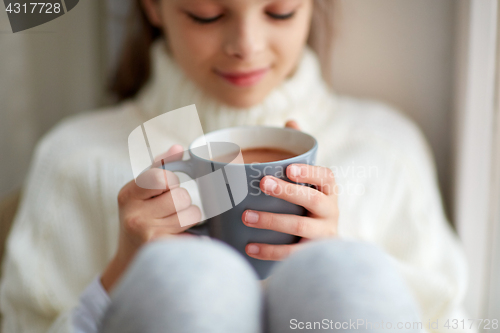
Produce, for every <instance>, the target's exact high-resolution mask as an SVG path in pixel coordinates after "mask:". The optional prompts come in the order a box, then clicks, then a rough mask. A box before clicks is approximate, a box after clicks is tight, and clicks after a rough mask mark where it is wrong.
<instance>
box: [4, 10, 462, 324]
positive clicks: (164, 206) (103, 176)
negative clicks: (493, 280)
mask: <svg viewBox="0 0 500 333" xmlns="http://www.w3.org/2000/svg"><path fill="white" fill-rule="evenodd" d="M331 6H332V2H331V1H330V0H316V1H313V0H238V1H236V0H141V1H137V8H136V9H135V11H133V15H132V18H133V19H132V20H131V22H130V31H129V35H128V39H127V42H126V44H125V48H124V49H123V53H122V58H121V62H120V64H119V66H118V68H117V72H116V75H115V76H114V81H113V84H112V90H113V92H114V93H115V94H116V95H117V96H118V97H119V99H120V101H121V103H119V104H118V105H117V106H116V107H113V108H109V109H105V110H99V111H96V112H90V113H85V114H81V115H79V116H76V117H72V118H69V119H67V120H65V121H63V122H62V123H60V124H59V125H58V126H57V127H56V128H55V129H53V130H52V131H51V132H50V133H49V134H48V135H46V136H45V137H44V138H43V140H42V141H41V142H40V143H39V145H38V147H37V149H36V153H35V157H34V161H33V164H32V167H31V172H30V174H29V178H28V180H27V183H26V187H25V191H24V198H23V202H22V204H21V208H20V212H19V213H18V215H17V218H16V221H15V225H14V227H13V230H12V233H11V235H10V238H9V242H8V248H7V259H6V262H5V264H4V276H3V280H2V284H1V310H2V313H3V315H4V323H3V332H5V333H10V332H47V331H50V332H69V331H71V330H76V331H78V332H96V331H98V330H99V331H102V332H160V331H161V332H164V331H166V332H176V333H177V332H260V331H269V332H285V331H289V330H293V329H315V330H320V329H326V328H329V329H334V328H335V329H340V328H341V329H344V330H346V329H347V327H345V325H346V324H349V329H351V328H352V327H353V326H352V323H353V322H356V324H357V325H358V326H357V329H364V330H365V331H369V332H372V331H373V332H375V331H384V330H385V329H398V330H400V331H408V332H409V331H412V332H417V331H421V330H430V329H431V327H429V323H431V322H433V323H434V322H435V321H437V320H439V323H440V325H439V326H438V327H437V328H436V327H435V326H432V329H433V330H434V331H438V332H439V331H445V330H446V328H445V327H444V326H443V324H444V322H445V321H446V320H447V319H450V320H452V319H459V320H461V319H462V318H463V314H462V305H461V303H462V298H463V294H464V291H465V288H466V285H465V281H466V265H465V262H464V256H463V253H462V250H461V248H460V245H459V242H458V240H457V237H456V235H455V234H454V233H453V231H452V229H451V228H450V226H449V224H448V222H447V220H446V217H445V215H444V212H443V208H442V205H441V199H440V196H439V191H438V188H437V185H436V175H435V170H434V166H433V162H432V159H431V154H430V152H429V149H428V147H427V145H426V143H425V140H424V138H423V137H422V135H421V133H420V131H419V130H418V129H417V127H416V126H415V125H414V124H412V123H411V122H410V121H409V120H408V119H406V118H405V117H403V116H402V115H400V114H399V113H398V112H397V111H395V110H392V109H390V108H388V107H387V106H385V105H383V104H380V103H376V102H372V101H365V100H356V99H351V98H347V97H341V96H337V95H336V94H334V93H333V92H332V91H331V89H330V87H329V86H328V84H327V83H326V82H325V80H324V79H323V77H322V74H328V68H327V67H328V66H326V65H324V66H320V59H323V60H324V61H323V63H324V64H326V63H327V61H328V59H329V57H328V52H327V51H328V47H326V45H327V44H326V43H324V41H326V40H330V39H331V36H330V35H329V31H330V29H329V27H330V26H331V22H330V21H329V20H331ZM328 38H330V39H328ZM319 54H321V55H323V56H322V57H320V58H318V55H319ZM191 104H196V106H197V109H198V111H199V113H200V119H201V123H202V126H203V130H204V132H205V133H208V132H210V131H213V130H216V129H220V128H224V127H232V126H238V125H268V126H283V125H284V124H286V125H287V126H288V127H292V128H295V129H297V130H302V131H305V132H307V133H310V134H312V135H314V136H315V137H316V139H317V140H318V143H319V151H318V158H317V164H318V165H319V166H307V165H292V166H289V167H288V168H287V176H288V177H289V178H290V179H291V180H293V181H297V182H303V183H310V184H313V185H315V188H314V189H313V188H311V189H310V191H315V192H314V195H310V194H312V193H308V194H309V195H307V194H306V193H305V192H304V191H294V189H296V186H298V185H294V184H291V183H286V182H284V181H281V180H279V179H276V178H273V177H264V178H263V179H262V181H261V183H260V187H261V189H262V190H263V191H264V192H266V193H267V194H268V195H273V196H277V197H279V198H281V199H283V200H287V201H290V202H293V203H296V204H299V205H301V206H304V207H305V208H306V209H307V210H308V215H307V216H305V217H299V216H294V215H280V214H271V213H267V212H260V211H246V212H245V213H244V214H243V216H242V221H243V223H245V224H246V225H247V226H248V227H252V228H263V229H270V230H276V231H280V232H284V233H289V234H294V235H297V236H300V237H302V241H301V242H300V243H298V244H292V245H269V244H254V243H252V244H248V245H247V247H246V252H247V255H248V256H250V257H254V258H257V259H260V260H276V261H281V262H280V263H278V264H277V265H276V266H275V270H274V271H273V274H272V275H271V277H270V278H269V279H268V281H267V282H266V283H265V284H263V286H262V287H261V286H260V284H259V283H258V282H257V279H256V277H255V274H254V273H253V271H252V270H251V269H250V268H249V266H248V264H247V263H246V261H245V260H244V259H243V258H242V257H241V256H239V255H237V254H235V252H234V251H233V250H232V249H230V248H229V247H228V246H226V245H224V244H221V243H220V242H218V241H209V240H204V239H199V238H198V237H194V236H190V237H185V236H184V235H185V233H184V232H185V229H186V228H185V227H180V226H179V223H178V221H179V217H180V215H181V214H182V215H183V216H182V218H185V219H186V220H191V221H193V222H196V221H197V220H198V219H199V218H200V210H199V208H198V206H197V205H196V204H195V202H194V201H192V200H191V197H194V196H193V193H188V192H186V189H183V188H182V187H179V186H177V183H178V178H177V176H176V175H174V174H173V173H169V172H167V173H166V175H163V174H161V175H160V176H161V177H164V176H166V177H167V178H168V179H169V182H168V187H167V188H165V189H164V190H147V189H143V188H140V187H139V186H137V185H136V183H135V182H134V180H133V179H132V178H133V177H132V173H131V170H130V162H129V157H128V150H127V137H128V134H129V133H130V132H131V131H132V130H133V129H134V128H136V127H137V126H139V125H140V124H142V123H143V122H145V121H147V120H149V119H151V118H153V117H155V116H158V115H160V114H163V113H165V112H168V111H170V110H174V109H177V108H180V107H183V106H187V105H191ZM186 131H187V132H188V131H189V125H186V124H180V123H174V124H170V126H167V128H165V133H167V134H168V135H167V137H166V138H165V140H168V142H170V144H171V146H172V148H171V149H170V150H169V151H168V152H166V155H165V156H166V157H168V156H171V155H174V154H175V153H178V152H180V151H182V149H183V147H184V148H185V147H187V145H188V144H189V140H188V138H187V135H185V133H184V132H186ZM179 145H180V146H179ZM156 172H160V173H161V171H156ZM160 179H163V178H160ZM326 185H328V186H326ZM287 189H288V190H287ZM188 194H189V195H188ZM174 196H175V197H176V198H181V199H179V200H181V201H180V202H182V205H181V206H182V209H179V210H178V211H176V210H175V207H174V206H173V199H172V198H173V197H174ZM118 222H119V223H118ZM109 295H111V297H110V296H109ZM389 324H390V327H389V326H388V325H389ZM359 325H361V326H359ZM381 325H382V326H381ZM383 325H386V326H383Z"/></svg>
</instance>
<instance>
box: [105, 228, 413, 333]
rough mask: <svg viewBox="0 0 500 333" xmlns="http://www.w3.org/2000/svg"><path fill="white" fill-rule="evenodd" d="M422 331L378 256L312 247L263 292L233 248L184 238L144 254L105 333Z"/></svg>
mask: <svg viewBox="0 0 500 333" xmlns="http://www.w3.org/2000/svg"><path fill="white" fill-rule="evenodd" d="M419 323H420V319H419V314H418V308H417V306H416V303H415V301H414V299H413V298H412V296H411V294H410V292H409V290H408V288H407V286H406V285H405V283H404V281H403V279H402V278H401V276H400V275H399V274H398V272H397V270H396V269H395V268H394V266H393V263H392V259H391V258H390V257H389V256H388V255H387V254H385V253H384V252H383V251H382V250H380V249H379V248H377V247H376V246H373V245H370V244H367V243H362V242H353V241H344V240H339V239H329V240H321V241H310V242H309V243H306V244H305V245H304V247H303V248H301V249H300V250H298V251H296V252H294V253H293V254H292V255H291V256H289V257H288V258H287V259H286V260H284V261H282V262H279V263H277V264H276V265H275V266H274V269H273V273H272V275H271V276H270V277H269V278H268V279H267V280H266V281H265V283H264V284H262V283H261V282H260V281H259V280H258V278H257V275H256V274H255V272H254V271H253V269H252V267H251V266H250V265H249V264H248V262H247V261H246V260H245V259H244V258H243V257H242V256H241V255H240V254H239V253H238V252H236V251H235V250H233V249H232V248H231V247H229V246H228V245H226V244H224V243H222V242H219V241H215V240H208V239H201V238H194V237H193V238H187V237H186V238H184V237H183V238H182V239H181V238H179V239H173V240H161V241H156V242H152V243H150V244H148V245H146V246H144V247H143V248H142V249H141V250H140V251H139V253H138V254H137V256H136V258H135V259H134V261H133V262H132V264H131V266H130V268H129V269H128V270H127V272H126V274H125V275H124V277H123V279H122V280H121V281H120V283H119V284H118V285H117V287H116V288H115V289H114V290H113V292H112V293H111V304H110V306H109V308H108V309H107V311H106V313H105V315H104V317H103V320H102V322H101V329H100V332H101V333H132V332H134V333H139V332H140V333H159V332H162V333H163V332H167V333H170V332H172V333H212V332H213V333H261V332H266V333H282V332H297V331H306V332H324V331H337V332H351V331H352V332H388V331H391V332H419V331H420V330H419V329H418V327H419V326H418V325H419ZM388 325H390V326H388ZM410 325H411V328H409V326H410ZM399 327H401V328H402V329H399ZM405 327H406V329H405Z"/></svg>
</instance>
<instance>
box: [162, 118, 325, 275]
mask: <svg viewBox="0 0 500 333" xmlns="http://www.w3.org/2000/svg"><path fill="white" fill-rule="evenodd" d="M264 147H265V148H277V149H284V150H287V151H290V152H292V153H294V154H297V156H295V157H293V158H289V159H285V160H281V161H275V162H266V163H253V164H244V162H243V159H242V155H241V150H242V149H248V148H264ZM317 150H318V143H317V142H316V140H315V139H314V138H313V137H312V136H311V135H308V134H306V133H304V132H300V131H298V130H295V129H290V128H281V127H265V126H241V127H232V128H226V129H221V130H218V131H214V132H211V133H208V134H206V135H204V136H203V137H200V138H197V139H196V140H194V141H193V142H192V143H191V145H190V146H189V156H190V158H189V159H188V160H184V161H175V162H171V163H163V165H162V168H163V169H165V170H169V171H178V172H182V173H185V174H187V175H188V176H189V177H190V178H192V179H193V180H194V181H196V184H197V187H198V191H199V193H200V198H201V202H202V206H203V207H202V208H203V211H204V213H205V214H204V215H205V216H206V217H207V219H206V222H205V223H202V224H199V225H195V226H193V227H191V228H190V229H188V230H187V232H189V233H192V234H196V235H206V236H210V237H213V238H216V239H219V240H221V241H223V242H225V243H227V244H229V245H231V246H232V247H234V248H235V249H236V250H237V251H238V252H240V253H241V254H242V255H243V256H244V257H245V258H246V259H247V260H248V261H249V262H250V264H251V265H252V266H253V268H254V269H255V270H256V272H257V274H258V276H259V277H260V278H261V279H265V278H267V277H268V276H269V274H270V271H271V268H272V266H273V265H274V264H275V263H276V262H275V261H268V260H259V259H255V258H252V257H249V256H248V255H247V254H246V252H245V246H246V245H247V244H248V243H267V244H292V243H296V242H298V241H299V239H300V237H297V236H294V235H290V234H285V233H281V232H277V231H273V230H266V229H256V228H251V227H248V226H246V225H245V224H244V223H243V222H242V215H243V212H244V211H245V210H247V209H251V210H256V211H266V212H272V213H280V214H295V215H302V216H304V215H306V213H307V211H306V210H305V208H304V207H302V206H298V205H295V204H292V203H290V202H287V201H285V200H282V199H278V198H275V197H272V196H269V195H267V194H265V193H264V192H262V191H261V190H260V187H259V183H260V180H261V179H262V178H263V177H264V176H266V175H271V176H274V177H277V178H280V179H283V180H286V181H289V182H292V181H291V180H290V179H288V178H287V177H286V167H287V166H288V165H290V164H294V163H301V164H310V165H314V164H315V161H316V153H317ZM221 155H224V156H226V157H227V156H229V159H228V161H224V162H220V161H214V160H213V158H214V157H216V156H221ZM301 185H306V186H307V184H301ZM191 223H192V222H191ZM181 225H182V221H181Z"/></svg>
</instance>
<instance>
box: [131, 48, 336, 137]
mask: <svg viewBox="0 0 500 333" xmlns="http://www.w3.org/2000/svg"><path fill="white" fill-rule="evenodd" d="M151 59H152V70H151V73H152V75H151V78H150V80H149V81H148V83H147V84H146V86H145V87H144V88H143V89H142V90H141V92H140V93H139V95H138V96H137V98H136V101H135V102H136V104H137V106H138V107H139V109H140V112H141V113H143V114H144V116H145V119H151V118H153V117H155V116H158V115H160V114H163V113H165V112H168V111H171V110H175V109H178V108H181V107H184V106H187V105H191V104H195V105H196V108H197V110H198V114H199V116H200V120H201V124H202V127H203V130H204V132H205V133H208V132H211V131H214V130H217V129H220V128H225V127H232V126H240V125H266V126H284V124H285V122H286V121H287V120H289V119H294V120H297V121H298V122H299V124H300V125H301V127H302V128H303V130H306V131H307V129H308V127H309V126H307V124H306V123H307V122H308V121H310V117H311V112H314V115H315V116H319V115H318V114H317V113H318V112H324V111H325V110H318V109H317V108H314V109H315V110H310V106H311V105H313V104H317V103H312V101H314V100H315V99H317V100H319V99H322V98H326V97H327V96H330V97H331V92H330V91H329V88H328V86H327V84H326V83H325V82H324V81H323V79H322V77H321V69H320V66H319V61H318V59H317V57H316V55H315V53H314V51H312V50H311V49H310V48H309V47H305V48H304V51H303V54H302V56H301V59H300V62H299V64H298V67H297V69H296V70H295V72H294V74H293V75H292V76H291V77H289V78H288V79H287V80H285V82H284V83H283V84H282V85H281V86H279V87H278V88H276V89H274V90H273V91H272V92H271V93H270V94H269V95H268V96H267V97H266V98H265V100H264V101H263V102H262V103H260V104H258V105H255V106H253V107H250V108H234V107H230V106H228V105H225V104H223V103H221V102H219V101H218V100H216V99H215V98H212V97H211V96H208V95H207V94H205V93H204V92H203V91H202V90H201V89H200V88H199V87H198V86H196V85H195V84H194V83H193V82H192V81H191V80H190V79H188V78H187V77H186V75H185V74H184V72H183V70H182V69H181V68H180V67H179V66H178V65H177V63H176V62H175V60H174V59H173V58H172V57H171V56H170V55H169V53H168V51H167V49H166V46H165V43H164V42H163V41H161V40H160V41H157V42H155V43H154V44H153V46H152V50H151ZM320 109H321V108H320ZM330 111H331V110H330ZM320 118H321V117H320ZM309 129H310V130H313V128H309Z"/></svg>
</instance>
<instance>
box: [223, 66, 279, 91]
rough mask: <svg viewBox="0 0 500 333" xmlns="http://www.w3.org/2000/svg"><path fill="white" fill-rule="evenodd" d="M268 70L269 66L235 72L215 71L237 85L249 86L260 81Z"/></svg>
mask: <svg viewBox="0 0 500 333" xmlns="http://www.w3.org/2000/svg"><path fill="white" fill-rule="evenodd" d="M268 71H269V68H263V69H258V70H255V71H250V72H233V73H224V72H219V71H217V70H216V71H215V73H216V74H217V75H219V76H220V77H222V78H223V79H225V80H227V81H228V82H229V83H231V84H233V85H235V86H240V87H248V86H252V85H254V84H256V83H257V82H259V81H260V80H261V79H262V78H263V77H264V76H265V75H266V74H267V72H268Z"/></svg>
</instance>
